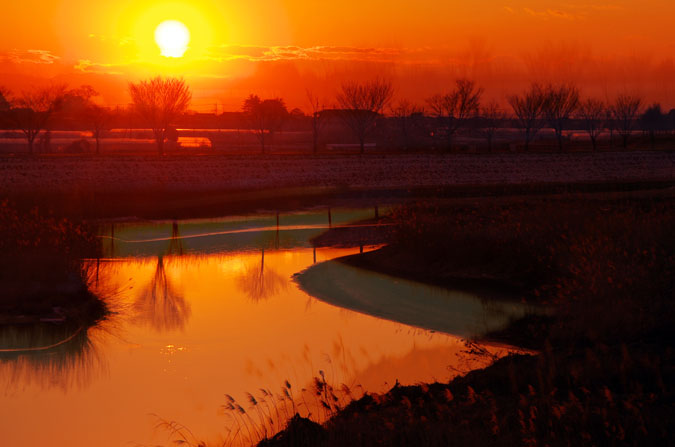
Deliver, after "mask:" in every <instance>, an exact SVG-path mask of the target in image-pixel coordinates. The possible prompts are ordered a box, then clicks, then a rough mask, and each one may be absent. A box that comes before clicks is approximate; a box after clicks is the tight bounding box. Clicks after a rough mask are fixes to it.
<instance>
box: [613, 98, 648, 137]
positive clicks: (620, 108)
mask: <svg viewBox="0 0 675 447" xmlns="http://www.w3.org/2000/svg"><path fill="white" fill-rule="evenodd" d="M641 104H642V100H641V99H640V98H638V97H636V96H631V95H619V96H618V97H617V98H616V101H614V105H613V106H612V117H613V118H614V122H615V123H616V130H617V132H618V133H619V135H621V139H622V142H623V148H624V149H626V148H627V147H628V138H630V135H631V133H632V132H633V127H634V126H635V118H636V117H637V115H638V113H639V112H640V105H641Z"/></svg>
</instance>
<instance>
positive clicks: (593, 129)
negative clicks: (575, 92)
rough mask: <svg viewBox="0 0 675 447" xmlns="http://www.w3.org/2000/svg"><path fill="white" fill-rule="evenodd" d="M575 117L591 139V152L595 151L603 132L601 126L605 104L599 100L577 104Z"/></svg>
mask: <svg viewBox="0 0 675 447" xmlns="http://www.w3.org/2000/svg"><path fill="white" fill-rule="evenodd" d="M577 115H578V117H579V119H581V121H582V122H583V125H584V130H585V131H586V133H587V134H588V136H589V137H590V139H591V144H592V145H593V150H594V151H595V150H597V149H598V137H599V136H600V134H601V133H602V132H603V130H604V129H603V125H602V124H603V121H604V120H605V104H604V103H603V102H602V101H601V100H599V99H595V98H587V99H585V100H584V101H581V102H580V103H579V109H578V112H577Z"/></svg>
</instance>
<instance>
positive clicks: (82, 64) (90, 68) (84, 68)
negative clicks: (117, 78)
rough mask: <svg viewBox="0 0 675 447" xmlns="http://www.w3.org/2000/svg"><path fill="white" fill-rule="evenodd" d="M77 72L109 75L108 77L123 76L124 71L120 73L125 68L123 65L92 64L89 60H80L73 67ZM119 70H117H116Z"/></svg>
mask: <svg viewBox="0 0 675 447" xmlns="http://www.w3.org/2000/svg"><path fill="white" fill-rule="evenodd" d="M73 68H74V69H75V70H77V71H81V72H83V73H97V74H107V75H122V74H124V72H123V71H120V69H121V68H123V65H120V64H102V63H99V62H92V61H90V60H89V59H80V60H79V61H77V64H75V65H74V66H73ZM116 69H117V70H116Z"/></svg>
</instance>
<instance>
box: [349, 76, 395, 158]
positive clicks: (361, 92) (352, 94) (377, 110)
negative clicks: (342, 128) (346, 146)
mask: <svg viewBox="0 0 675 447" xmlns="http://www.w3.org/2000/svg"><path fill="white" fill-rule="evenodd" d="M393 94H394V89H393V87H392V84H391V82H390V81H388V80H385V79H375V80H373V81H369V82H365V83H362V84H361V83H358V82H353V81H352V82H345V83H344V84H342V88H341V90H340V92H339V93H338V95H337V102H338V104H339V105H340V107H341V108H342V112H343V114H342V117H343V119H344V121H345V123H346V124H347V126H349V128H350V129H351V130H352V132H354V135H355V136H356V138H357V139H358V140H359V146H360V149H361V153H362V154H363V152H364V151H365V143H366V138H367V137H368V135H370V133H371V132H372V131H373V129H374V128H375V126H376V124H377V119H378V117H379V116H380V114H381V113H382V111H383V110H384V108H385V107H386V106H387V104H389V101H391V97H392V96H393Z"/></svg>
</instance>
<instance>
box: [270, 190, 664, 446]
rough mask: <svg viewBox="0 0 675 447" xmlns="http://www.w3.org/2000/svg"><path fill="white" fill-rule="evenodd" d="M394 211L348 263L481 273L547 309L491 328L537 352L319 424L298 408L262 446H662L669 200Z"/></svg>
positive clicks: (435, 277) (470, 275)
mask: <svg viewBox="0 0 675 447" xmlns="http://www.w3.org/2000/svg"><path fill="white" fill-rule="evenodd" d="M392 218H393V220H394V221H395V223H396V224H397V225H396V227H395V228H396V230H394V231H393V234H392V235H391V239H392V243H391V245H390V246H388V247H386V248H383V249H381V250H379V251H376V252H372V253H369V254H367V255H359V256H358V257H351V258H346V259H345V262H350V263H355V264H358V265H360V266H362V267H367V268H372V269H376V270H380V271H385V272H388V273H393V274H397V275H402V276H407V277H413V278H417V279H420V280H424V281H430V282H435V283H444V284H447V285H452V284H455V282H456V281H457V280H458V279H459V280H461V281H467V280H485V279H487V280H489V281H492V282H494V283H496V284H504V285H505V287H508V288H509V289H510V290H513V291H514V293H517V294H519V296H521V297H522V299H523V300H527V301H530V302H536V303H543V304H548V305H550V306H553V308H554V309H555V312H554V313H553V315H552V316H551V317H548V318H545V319H543V318H535V317H529V318H525V319H524V320H521V321H515V322H513V324H512V325H511V327H510V328H508V329H506V330H504V331H502V332H500V333H498V334H490V336H489V337H488V338H492V339H498V340H501V341H506V342H510V343H514V344H520V345H523V346H527V347H530V348H534V349H537V350H538V352H539V353H538V354H536V355H512V356H509V357H505V358H503V359H501V360H498V361H497V362H496V363H494V364H493V365H492V366H491V367H489V368H486V369H484V370H478V371H474V372H471V373H469V374H467V375H466V376H464V377H459V378H456V379H454V380H453V381H452V382H450V383H449V384H443V383H435V384H429V385H418V386H408V387H401V386H396V387H394V388H393V389H392V390H391V391H389V392H388V393H386V394H384V395H366V396H364V397H362V398H361V399H359V400H356V401H354V402H352V403H350V404H349V405H347V406H346V407H345V408H343V409H342V410H340V411H338V412H336V413H335V414H334V416H333V417H332V418H330V419H329V420H328V421H327V422H325V423H324V424H322V425H319V424H316V423H314V422H312V421H309V420H307V419H303V418H300V417H299V416H296V417H295V418H293V419H292V420H290V421H289V423H288V426H287V428H286V430H284V431H282V432H281V433H279V434H278V435H276V436H275V437H273V438H272V439H269V440H265V441H263V442H261V443H260V444H259V445H261V446H285V445H312V446H315V445H322V446H338V445H339V446H342V445H350V446H353V445H363V446H366V445H368V446H370V445H399V446H410V445H439V446H440V445H505V446H506V445H561V446H562V445H668V444H670V443H671V441H670V437H671V436H670V428H671V427H672V426H673V423H674V422H675V410H674V409H675V406H674V405H673V403H674V402H673V399H674V397H675V395H674V393H673V384H675V368H674V362H673V360H674V352H673V342H674V341H675V337H674V335H675V329H674V328H673V325H672V322H673V321H674V320H673V317H674V316H675V314H674V310H675V306H673V302H674V298H675V297H674V296H673V281H674V278H675V237H673V235H672V229H673V228H675V201H674V200H673V199H672V198H671V197H667V196H663V195H661V196H660V197H651V198H645V197H634V198H630V199H625V198H624V199H608V198H597V197H595V198H581V197H565V198H560V197H558V198H546V199H543V198H540V199H534V198H528V199H527V200H517V199H508V200H507V199H500V200H494V201H491V200H488V199H483V200H481V201H477V202H475V203H474V202H471V201H466V200H465V201H461V202H454V203H452V204H446V205H439V204H438V203H433V204H420V205H415V206H406V207H403V208H400V209H398V210H396V212H395V213H394V215H393V216H392ZM461 281H460V282H461Z"/></svg>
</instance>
